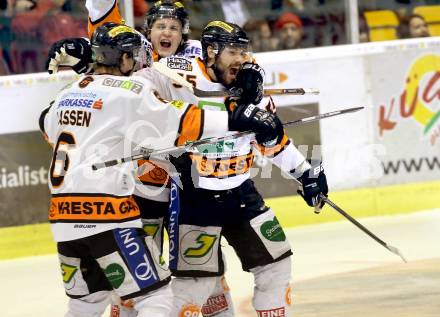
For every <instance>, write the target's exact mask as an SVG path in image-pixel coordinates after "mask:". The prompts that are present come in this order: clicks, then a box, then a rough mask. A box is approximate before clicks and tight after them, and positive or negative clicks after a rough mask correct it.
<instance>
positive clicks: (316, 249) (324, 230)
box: [0, 209, 440, 317]
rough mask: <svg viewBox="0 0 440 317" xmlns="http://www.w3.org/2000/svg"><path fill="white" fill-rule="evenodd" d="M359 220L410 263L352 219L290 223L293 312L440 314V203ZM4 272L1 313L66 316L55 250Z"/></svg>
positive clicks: (247, 303) (242, 284)
mask: <svg viewBox="0 0 440 317" xmlns="http://www.w3.org/2000/svg"><path fill="white" fill-rule="evenodd" d="M325 212H332V211H331V210H329V209H326V210H325ZM317 217H319V215H318V216H317ZM360 222H361V223H362V224H364V225H365V226H366V227H367V228H369V229H370V230H371V231H373V232H374V233H375V234H376V235H378V236H379V237H380V238H381V239H382V240H384V241H385V242H387V243H388V244H389V245H392V246H395V247H397V248H399V249H400V251H401V252H402V253H403V254H404V255H405V257H406V258H407V259H408V261H409V263H407V264H405V263H403V262H402V260H401V259H400V258H399V257H398V256H396V255H394V254H393V253H391V252H389V251H388V250H387V249H385V248H384V247H382V246H381V245H379V244H378V243H377V242H376V241H374V240H373V239H371V238H370V237H368V236H367V235H366V234H364V233H363V232H362V231H360V230H359V229H357V228H356V227H355V226H354V225H352V224H351V223H349V222H348V221H346V220H342V221H340V222H335V223H327V224H319V225H311V226H303V227H298V228H293V229H288V230H286V234H287V237H288V238H289V240H290V242H291V244H292V246H293V250H294V256H293V303H294V312H295V313H294V314H293V315H291V316H295V317H312V316H314V317H324V316H325V317H343V316H344V317H345V316H348V317H370V316H374V317H397V316H399V317H428V316H429V317H438V316H440V209H436V210H431V211H424V212H417V213H412V214H406V215H399V216H390V217H373V218H365V219H361V221H360ZM223 245H224V248H223V250H224V252H225V253H226V258H227V261H228V272H227V281H228V284H229V286H230V288H231V292H232V297H233V299H234V303H235V307H236V316H237V317H248V316H249V317H250V316H255V313H253V311H252V308H251V298H252V287H253V280H252V276H251V274H248V273H244V272H242V271H241V266H240V263H239V261H238V259H237V258H236V256H235V254H234V251H233V250H232V249H231V248H230V247H229V246H227V243H226V242H223ZM0 280H1V284H0V303H1V311H2V312H1V314H0V315H1V316H2V317H24V316H26V317H27V316H32V317H59V316H63V314H64V312H65V308H66V302H67V297H66V296H65V295H64V290H63V285H62V282H61V276H60V271H59V266H58V261H57V258H56V256H55V255H48V256H38V257H29V258H21V259H16V260H4V261H0Z"/></svg>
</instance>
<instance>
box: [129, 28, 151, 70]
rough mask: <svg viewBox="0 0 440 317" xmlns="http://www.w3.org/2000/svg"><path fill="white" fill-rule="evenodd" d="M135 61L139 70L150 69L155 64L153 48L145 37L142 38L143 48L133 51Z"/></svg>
mask: <svg viewBox="0 0 440 317" xmlns="http://www.w3.org/2000/svg"><path fill="white" fill-rule="evenodd" d="M133 59H134V60H135V62H136V66H137V67H136V68H137V69H142V68H146V67H150V66H151V65H152V63H153V46H152V45H151V43H150V41H148V40H147V39H146V38H145V37H144V36H142V41H141V46H139V47H137V48H136V49H134V50H133Z"/></svg>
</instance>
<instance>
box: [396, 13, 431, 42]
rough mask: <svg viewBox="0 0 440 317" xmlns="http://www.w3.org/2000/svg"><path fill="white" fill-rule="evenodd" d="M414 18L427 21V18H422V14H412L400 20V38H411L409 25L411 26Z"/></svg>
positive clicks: (398, 29) (398, 30)
mask: <svg viewBox="0 0 440 317" xmlns="http://www.w3.org/2000/svg"><path fill="white" fill-rule="evenodd" d="M414 18H418V19H421V20H423V21H425V18H424V17H423V16H421V15H420V14H415V13H414V14H411V15H409V16H405V17H403V18H402V19H400V23H399V26H398V27H397V35H398V37H399V38H401V39H408V38H410V37H411V36H410V33H409V24H410V22H411V20H412V19H414ZM425 22H426V21H425Z"/></svg>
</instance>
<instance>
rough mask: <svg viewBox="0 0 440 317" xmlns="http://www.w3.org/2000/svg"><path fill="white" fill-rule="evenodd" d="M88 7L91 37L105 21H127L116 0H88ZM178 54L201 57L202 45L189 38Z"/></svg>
mask: <svg viewBox="0 0 440 317" xmlns="http://www.w3.org/2000/svg"><path fill="white" fill-rule="evenodd" d="M86 8H87V10H88V12H89V18H88V33H89V37H90V38H91V37H92V34H93V32H94V31H95V29H96V28H97V27H98V26H100V25H101V24H103V23H106V22H114V23H119V24H124V23H125V21H124V19H123V17H122V16H121V13H120V11H119V7H118V3H117V1H116V0H87V1H86ZM175 55H176V56H185V57H190V58H193V57H201V56H202V45H201V43H200V41H197V40H187V41H185V43H184V44H183V46H182V47H181V49H180V50H179V51H177V52H176V53H175ZM153 58H154V60H155V61H158V60H159V56H158V55H157V53H156V52H154V53H153Z"/></svg>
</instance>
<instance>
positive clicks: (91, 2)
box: [86, 0, 202, 202]
mask: <svg viewBox="0 0 440 317" xmlns="http://www.w3.org/2000/svg"><path fill="white" fill-rule="evenodd" d="M86 8H87V10H88V12H89V17H88V33H89V37H92V34H93V32H94V30H95V29H96V28H97V27H98V26H100V25H101V24H103V23H106V22H114V23H125V21H124V19H123V17H122V15H121V14H120V11H119V6H118V3H117V1H116V0H87V1H86ZM176 55H177V56H185V57H189V58H193V57H201V56H202V45H201V43H200V41H197V40H187V41H185V43H184V45H183V46H182V48H181V49H180V50H179V51H177V52H176ZM153 59H154V60H155V61H157V60H159V55H158V54H157V53H156V52H153ZM138 75H139V76H146V77H147V78H148V77H150V75H151V71H150V70H147V71H141V72H138ZM165 86H166V85H165ZM165 86H162V87H158V91H159V93H160V95H161V96H164V98H169V99H171V94H170V92H169V91H168V93H165V92H163V91H162V90H161V89H167V88H166V87H165ZM138 165H139V169H138V171H137V186H136V188H135V192H134V194H135V195H137V196H141V197H143V198H148V199H151V200H155V201H163V202H165V201H168V200H169V196H170V194H169V188H168V181H169V179H168V168H167V166H168V164H167V163H166V162H161V161H151V160H148V161H147V160H139V161H138Z"/></svg>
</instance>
